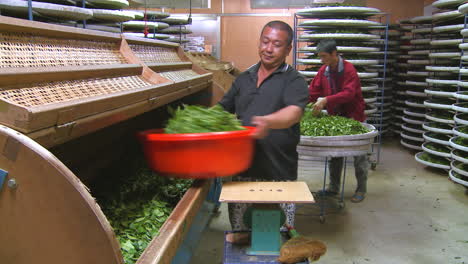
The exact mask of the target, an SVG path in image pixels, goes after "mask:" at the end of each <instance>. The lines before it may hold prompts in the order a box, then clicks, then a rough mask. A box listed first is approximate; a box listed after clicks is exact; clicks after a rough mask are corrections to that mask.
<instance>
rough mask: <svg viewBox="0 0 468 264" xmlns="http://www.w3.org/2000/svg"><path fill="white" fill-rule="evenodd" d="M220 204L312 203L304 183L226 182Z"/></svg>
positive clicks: (310, 194)
mask: <svg viewBox="0 0 468 264" xmlns="http://www.w3.org/2000/svg"><path fill="white" fill-rule="evenodd" d="M219 201H220V202H238V203H314V202H315V201H314V197H313V196H312V193H311V192H310V190H309V187H308V186H307V184H306V183H305V182H228V183H225V184H223V189H222V190H221V196H220V198H219Z"/></svg>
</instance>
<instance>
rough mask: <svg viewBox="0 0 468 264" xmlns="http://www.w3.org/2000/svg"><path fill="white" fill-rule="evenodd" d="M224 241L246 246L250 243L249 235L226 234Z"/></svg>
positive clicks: (243, 233)
mask: <svg viewBox="0 0 468 264" xmlns="http://www.w3.org/2000/svg"><path fill="white" fill-rule="evenodd" d="M226 241H227V242H229V243H232V244H235V245H246V244H248V243H249V242H250V233H245V232H239V233H228V234H226Z"/></svg>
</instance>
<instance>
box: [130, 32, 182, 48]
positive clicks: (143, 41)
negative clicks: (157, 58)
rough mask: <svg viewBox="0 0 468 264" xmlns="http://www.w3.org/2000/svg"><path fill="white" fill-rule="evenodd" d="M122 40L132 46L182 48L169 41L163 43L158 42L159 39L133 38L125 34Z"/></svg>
mask: <svg viewBox="0 0 468 264" xmlns="http://www.w3.org/2000/svg"><path fill="white" fill-rule="evenodd" d="M122 38H123V39H125V40H126V41H127V42H128V43H131V44H141V45H148V46H158V47H168V48H177V47H179V46H180V45H179V44H177V43H172V42H168V41H162V40H157V39H145V38H140V37H133V36H124V35H123V34H122Z"/></svg>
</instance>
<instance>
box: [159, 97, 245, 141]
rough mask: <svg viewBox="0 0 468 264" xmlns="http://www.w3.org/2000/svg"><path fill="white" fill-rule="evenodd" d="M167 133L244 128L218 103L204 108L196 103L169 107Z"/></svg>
mask: <svg viewBox="0 0 468 264" xmlns="http://www.w3.org/2000/svg"><path fill="white" fill-rule="evenodd" d="M169 112H170V114H171V115H172V118H171V119H169V121H168V123H167V126H166V128H165V130H164V131H165V132H166V133H167V134H182V133H205V132H221V131H236V130H245V128H244V127H242V126H241V122H240V121H239V120H238V119H237V118H236V116H235V115H233V114H231V113H229V112H227V111H225V110H224V109H223V107H222V106H221V105H219V104H217V105H215V106H213V107H210V108H206V107H203V106H197V105H183V106H182V107H178V108H177V109H176V110H173V109H169Z"/></svg>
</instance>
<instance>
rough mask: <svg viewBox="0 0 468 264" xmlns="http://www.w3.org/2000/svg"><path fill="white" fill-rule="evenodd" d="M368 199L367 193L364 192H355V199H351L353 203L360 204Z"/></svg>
mask: <svg viewBox="0 0 468 264" xmlns="http://www.w3.org/2000/svg"><path fill="white" fill-rule="evenodd" d="M364 198H366V193H363V192H355V193H354V195H353V197H351V202H353V203H360V202H362V200H364Z"/></svg>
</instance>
